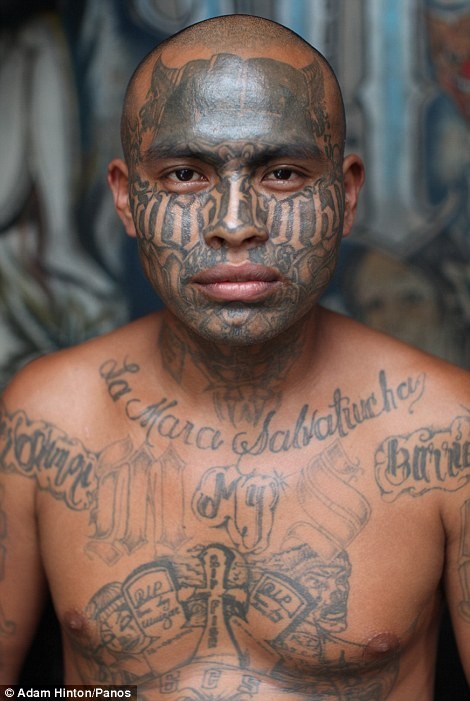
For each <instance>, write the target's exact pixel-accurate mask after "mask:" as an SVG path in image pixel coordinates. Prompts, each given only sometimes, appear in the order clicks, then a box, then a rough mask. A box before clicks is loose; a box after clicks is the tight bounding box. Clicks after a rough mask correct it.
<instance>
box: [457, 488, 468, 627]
mask: <svg viewBox="0 0 470 701" xmlns="http://www.w3.org/2000/svg"><path fill="white" fill-rule="evenodd" d="M460 513H461V532H460V563H459V574H460V582H461V585H462V601H461V602H460V605H459V613H460V615H461V616H462V618H464V619H465V620H466V621H467V623H470V499H467V500H466V501H465V503H464V504H463V506H462V509H461V511H460Z"/></svg>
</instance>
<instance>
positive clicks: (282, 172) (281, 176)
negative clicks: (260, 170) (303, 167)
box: [273, 168, 292, 180]
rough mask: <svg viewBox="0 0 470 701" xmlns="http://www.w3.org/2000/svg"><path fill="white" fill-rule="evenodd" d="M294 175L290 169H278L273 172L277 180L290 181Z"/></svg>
mask: <svg viewBox="0 0 470 701" xmlns="http://www.w3.org/2000/svg"><path fill="white" fill-rule="evenodd" d="M291 175H292V170H291V169H290V168H276V170H273V176H274V177H275V179H276V180H289V178H290V177H291Z"/></svg>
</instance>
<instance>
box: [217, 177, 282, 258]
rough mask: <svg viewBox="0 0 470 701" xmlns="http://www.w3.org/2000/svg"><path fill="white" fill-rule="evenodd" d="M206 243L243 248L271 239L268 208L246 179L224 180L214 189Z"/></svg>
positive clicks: (233, 178) (232, 178)
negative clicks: (244, 245)
mask: <svg viewBox="0 0 470 701" xmlns="http://www.w3.org/2000/svg"><path fill="white" fill-rule="evenodd" d="M213 197H214V201H213V209H212V216H211V217H210V219H209V222H208V225H207V227H206V230H205V234H204V239H205V241H206V243H208V244H209V245H216V246H217V245H219V246H220V245H226V246H229V247H230V246H232V247H236V246H240V245H242V244H246V243H253V244H257V243H262V242H263V241H266V240H267V239H268V230H267V226H266V208H265V207H263V203H262V201H261V199H260V197H259V196H257V193H256V192H255V191H254V190H253V188H252V187H250V185H249V182H248V180H247V178H245V177H236V176H233V177H231V178H223V179H222V181H221V182H220V183H219V185H218V186H217V187H216V188H215V192H214V195H213Z"/></svg>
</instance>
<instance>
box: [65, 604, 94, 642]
mask: <svg viewBox="0 0 470 701" xmlns="http://www.w3.org/2000/svg"><path fill="white" fill-rule="evenodd" d="M62 622H63V626H64V630H65V631H66V633H68V634H69V635H71V636H73V637H74V638H81V637H83V636H84V635H86V634H87V633H88V621H87V618H86V616H85V615H84V614H83V613H82V612H81V611H79V610H78V609H69V610H68V611H66V612H65V613H64V616H63V619H62Z"/></svg>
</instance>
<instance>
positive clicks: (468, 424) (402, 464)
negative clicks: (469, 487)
mask: <svg viewBox="0 0 470 701" xmlns="http://www.w3.org/2000/svg"><path fill="white" fill-rule="evenodd" d="M375 478H376V481H377V484H378V485H379V488H380V491H381V494H382V497H383V498H384V499H385V500H387V501H394V500H395V499H397V498H398V497H399V496H400V495H401V494H404V493H408V494H410V495H411V496H414V497H415V496H420V495H422V494H425V493H426V492H429V491H431V490H432V489H443V490H445V491H448V492H455V491H457V490H458V489H461V488H462V487H464V486H465V485H466V484H468V482H469V480H470V416H458V417H457V418H456V419H454V421H453V422H452V423H451V425H450V426H449V427H448V428H443V429H432V428H420V429H419V430H417V431H414V432H413V433H410V434H407V435H403V436H390V437H389V438H387V439H386V440H385V441H384V442H383V443H382V444H381V445H380V446H379V448H378V449H377V451H376V453H375Z"/></svg>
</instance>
